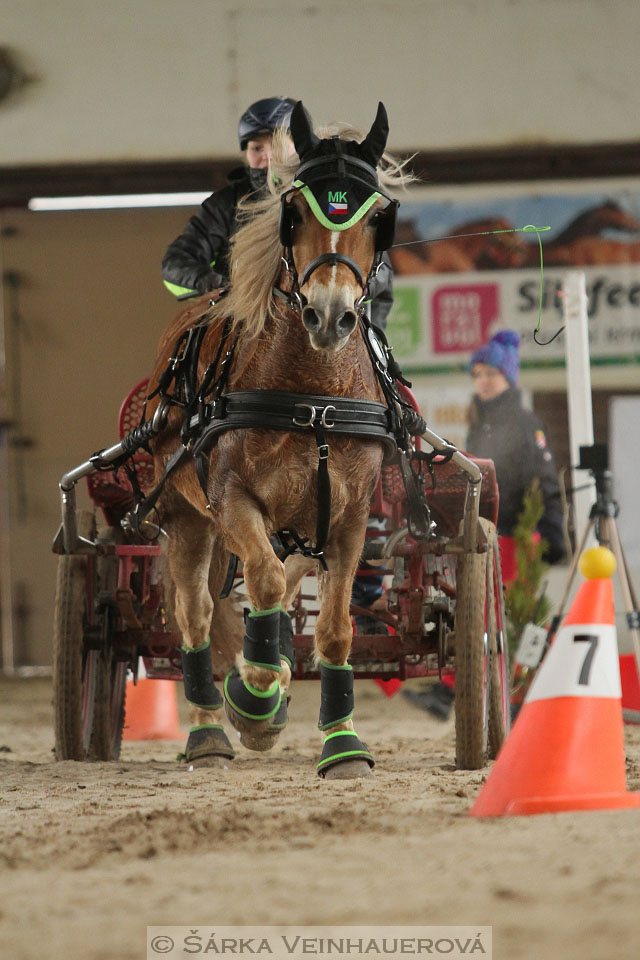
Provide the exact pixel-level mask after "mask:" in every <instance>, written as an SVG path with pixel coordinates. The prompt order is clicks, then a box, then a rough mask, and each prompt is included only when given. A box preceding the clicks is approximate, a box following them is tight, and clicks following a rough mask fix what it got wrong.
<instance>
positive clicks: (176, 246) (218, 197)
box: [162, 167, 393, 330]
mask: <svg viewBox="0 0 640 960" xmlns="http://www.w3.org/2000/svg"><path fill="white" fill-rule="evenodd" d="M265 174H266V171H265V170H252V169H250V168H249V167H237V168H236V169H235V170H232V171H231V173H230V174H229V176H228V180H229V184H228V185H227V186H226V187H223V188H222V189H221V190H217V191H216V192H215V193H213V194H211V196H210V197H207V199H206V200H205V201H204V203H202V204H201V206H200V208H199V210H198V212H197V213H196V214H195V216H193V217H191V219H190V220H189V222H188V224H187V226H186V227H185V229H184V230H183V232H182V233H181V234H180V236H179V237H176V239H175V240H174V241H173V243H172V244H171V245H170V246H169V248H168V249H167V252H166V253H165V255H164V257H163V259H162V278H163V280H164V283H165V286H166V287H167V289H168V290H170V292H171V293H173V294H175V296H177V297H180V296H184V295H186V294H189V293H192V292H194V291H195V292H197V293H206V292H207V291H208V290H214V289H215V288H216V287H221V286H223V285H224V284H225V283H226V282H227V281H228V279H229V262H228V257H229V238H230V237H231V236H232V235H233V234H234V233H235V231H236V230H237V228H238V221H237V218H236V209H237V206H238V201H239V200H240V199H241V198H242V197H245V196H247V194H254V195H255V196H256V197H257V196H259V194H260V191H261V190H262V188H263V186H264V182H265ZM370 292H371V298H372V302H371V320H372V322H373V323H374V324H375V325H376V326H378V327H380V328H381V329H382V330H384V329H385V327H386V325H387V315H388V313H389V310H390V309H391V306H392V304H393V270H392V267H391V262H390V260H389V258H388V256H387V254H386V253H385V254H384V257H383V262H382V265H381V267H380V270H379V271H378V274H377V276H376V277H375V279H374V280H373V282H372V284H371V291H370Z"/></svg>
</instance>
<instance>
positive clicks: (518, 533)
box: [504, 477, 551, 657]
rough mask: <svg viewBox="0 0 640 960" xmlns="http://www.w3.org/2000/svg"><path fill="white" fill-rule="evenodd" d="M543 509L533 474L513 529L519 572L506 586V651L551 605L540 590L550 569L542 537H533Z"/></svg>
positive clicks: (514, 647)
mask: <svg viewBox="0 0 640 960" xmlns="http://www.w3.org/2000/svg"><path fill="white" fill-rule="evenodd" d="M543 511H544V502H543V499H542V492H541V490H540V482H539V480H538V478H537V477H535V478H534V480H533V482H532V484H531V487H530V488H529V490H528V491H527V492H526V493H525V495H524V497H523V499H522V511H521V513H520V515H519V516H518V522H517V524H516V527H515V530H514V534H513V536H514V540H515V555H516V566H517V570H518V574H517V576H516V578H515V580H512V582H511V583H510V584H509V585H508V587H507V588H506V590H505V598H504V605H505V613H506V617H507V637H508V640H509V653H510V654H511V657H513V656H514V654H515V652H516V650H517V647H518V643H519V641H520V637H521V636H522V632H523V630H524V628H525V626H526V625H527V624H528V623H530V622H533V623H537V624H541V623H544V621H545V620H546V619H547V617H548V615H549V612H550V609H551V605H550V603H549V601H548V599H547V598H546V597H545V596H543V595H542V594H541V590H542V580H543V578H544V575H545V573H546V572H547V570H548V569H549V566H548V564H546V563H545V562H544V560H543V559H542V554H543V553H544V549H545V546H546V541H545V540H538V541H536V540H534V537H533V534H534V533H535V530H536V527H537V526H538V523H539V521H540V517H541V516H542V514H543Z"/></svg>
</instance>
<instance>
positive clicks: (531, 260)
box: [526, 200, 640, 267]
mask: <svg viewBox="0 0 640 960" xmlns="http://www.w3.org/2000/svg"><path fill="white" fill-rule="evenodd" d="M607 231H616V232H618V233H638V231H640V223H639V222H638V221H637V220H636V218H635V217H633V216H632V215H631V214H630V213H628V212H627V211H626V210H625V209H624V208H623V207H621V206H620V205H619V204H618V203H616V202H615V200H607V201H606V202H605V203H600V204H597V205H596V206H594V207H590V208H589V209H588V210H585V211H583V212H582V213H581V214H579V215H578V216H577V217H574V219H573V220H571V221H570V223H569V224H568V225H567V226H566V227H565V228H564V230H562V231H561V232H560V233H559V234H558V235H557V236H556V237H554V238H553V240H549V241H547V242H546V243H545V245H544V259H545V263H546V264H547V265H548V266H550V267H562V266H572V265H573V266H575V265H577V264H579V265H584V266H595V265H597V264H601V263H612V264H613V263H638V262H640V243H638V241H629V242H627V243H625V242H620V241H616V240H611V239H609V238H608V237H606V236H602V234H603V233H605V232H607ZM528 248H529V253H528V256H527V259H526V265H534V264H537V263H539V259H540V254H539V250H538V244H537V243H536V244H528Z"/></svg>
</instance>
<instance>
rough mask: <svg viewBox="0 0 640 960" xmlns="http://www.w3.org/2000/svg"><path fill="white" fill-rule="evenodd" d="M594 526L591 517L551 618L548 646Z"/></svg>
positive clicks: (561, 614)
mask: <svg viewBox="0 0 640 960" xmlns="http://www.w3.org/2000/svg"><path fill="white" fill-rule="evenodd" d="M593 527H594V519H593V517H591V518H590V519H589V523H588V524H587V525H586V527H585V528H584V533H583V534H582V539H581V540H580V543H579V544H578V546H577V547H576V550H575V552H574V554H573V557H572V558H571V566H570V567H569V572H568V573H567V579H566V582H565V585H564V592H563V594H562V598H561V600H560V604H559V606H558V612H557V613H556V614H555V615H554V617H553V619H552V620H551V626H550V627H549V630H548V632H547V646H548V645H549V642H550V640H551V637H552V635H553V634H554V633H555V632H556V630H557V629H558V626H559V624H560V621H561V620H562V618H563V616H564V608H565V606H566V605H567V600H568V598H569V594H570V593H571V587H572V586H573V581H574V578H575V575H576V570H577V569H578V562H579V560H580V555H581V554H582V551H583V550H584V548H585V544H586V542H587V539H588V537H589V534H590V533H591V532H592V530H593Z"/></svg>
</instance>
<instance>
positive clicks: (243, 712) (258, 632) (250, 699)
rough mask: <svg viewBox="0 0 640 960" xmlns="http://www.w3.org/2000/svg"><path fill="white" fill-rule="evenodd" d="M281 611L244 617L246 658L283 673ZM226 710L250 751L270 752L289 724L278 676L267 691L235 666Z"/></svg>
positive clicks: (226, 694)
mask: <svg viewBox="0 0 640 960" xmlns="http://www.w3.org/2000/svg"><path fill="white" fill-rule="evenodd" d="M282 612H283V611H282V609H281V608H280V607H276V608H274V609H273V610H265V611H253V612H252V613H249V614H248V615H246V616H245V637H244V647H243V652H244V658H245V661H246V662H247V663H248V664H249V665H251V666H253V667H257V668H260V669H262V670H269V671H270V672H272V675H273V673H275V674H279V673H281V672H282V665H281V663H280V621H281V614H282ZM224 702H225V710H226V713H227V716H228V717H229V720H230V721H231V723H232V724H233V725H234V727H235V728H236V730H238V731H239V733H240V742H241V743H242V744H243V746H245V747H247V748H248V749H249V750H260V751H262V750H269V749H270V748H271V747H272V746H273V745H274V743H275V742H276V740H277V738H278V735H279V734H280V731H281V730H282V728H283V727H284V726H285V725H286V722H287V708H286V700H283V697H282V691H281V689H280V681H279V679H278V677H277V676H276V677H275V679H274V680H273V682H272V683H271V685H270V686H269V687H267V689H266V690H260V689H258V688H257V687H255V686H254V685H253V684H251V683H250V682H249V681H248V680H245V679H243V677H242V676H241V675H240V673H239V672H238V670H237V669H236V668H235V667H234V669H233V670H231V672H230V673H228V674H227V676H226V678H225V681H224Z"/></svg>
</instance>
